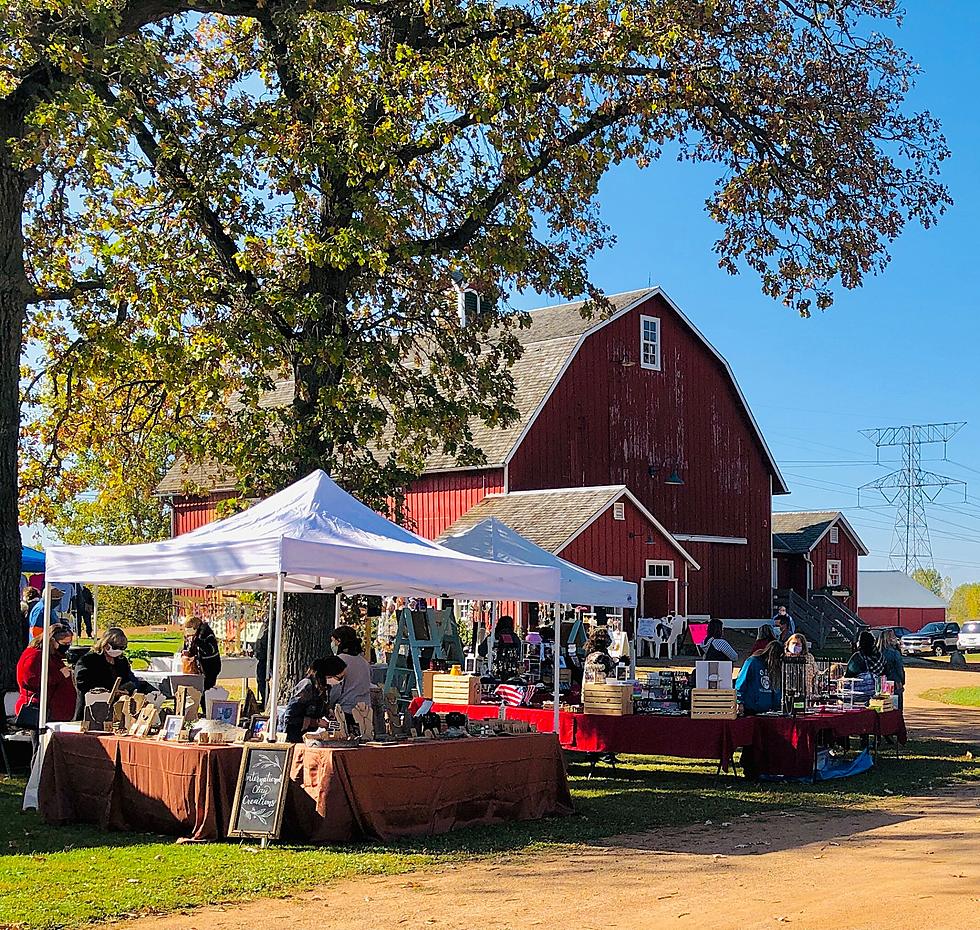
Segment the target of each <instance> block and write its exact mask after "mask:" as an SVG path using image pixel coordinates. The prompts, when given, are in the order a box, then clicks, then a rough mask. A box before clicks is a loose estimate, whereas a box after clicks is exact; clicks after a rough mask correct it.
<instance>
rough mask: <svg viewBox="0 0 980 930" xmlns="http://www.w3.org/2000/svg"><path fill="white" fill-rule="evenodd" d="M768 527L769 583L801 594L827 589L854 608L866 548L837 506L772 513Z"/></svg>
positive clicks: (804, 596) (802, 595) (823, 591)
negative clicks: (771, 582) (771, 567)
mask: <svg viewBox="0 0 980 930" xmlns="http://www.w3.org/2000/svg"><path fill="white" fill-rule="evenodd" d="M772 527H773V534H772V556H773V571H772V574H773V588H775V589H776V590H792V591H795V592H796V593H797V594H798V595H799V596H800V597H802V598H803V599H804V600H809V598H810V594H811V593H813V592H818V593H822V594H829V595H831V596H832V597H834V598H836V599H837V600H838V601H839V602H840V603H842V604H843V605H845V606H846V607H848V608H849V609H850V610H852V611H854V610H856V609H857V604H858V583H859V579H858V558H859V557H860V556H862V555H867V554H868V548H867V546H865V545H864V543H863V542H862V541H861V537H860V536H858V534H857V533H856V532H855V531H854V528H853V527H852V526H851V524H850V523H848V522H847V519H846V517H845V516H844V515H843V514H842V513H841V512H840V511H839V510H830V511H804V512H799V513H774V514H773V515H772Z"/></svg>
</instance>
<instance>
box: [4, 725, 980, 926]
mask: <svg viewBox="0 0 980 930" xmlns="http://www.w3.org/2000/svg"><path fill="white" fill-rule="evenodd" d="M626 761H627V763H628V764H626V765H625V766H623V767H621V768H620V769H619V770H618V771H616V772H615V773H614V772H612V771H611V770H609V769H608V768H600V770H599V774H597V776H596V777H594V778H592V779H591V780H589V779H587V778H586V777H585V775H586V769H585V767H584V766H582V765H573V766H572V767H571V785H572V791H573V796H574V799H575V805H576V813H575V814H574V815H573V816H571V817H564V818H555V819H549V820H544V821H535V822H529V823H513V824H505V825H501V826H496V827H483V828H473V829H468V830H461V831H459V832H457V833H451V834H447V835H445V836H440V837H432V838H429V839H424V840H416V841H413V842H401V843H392V844H387V845H383V846H353V847H320V848H294V847H288V846H282V845H276V846H274V847H272V848H271V849H268V850H261V849H258V848H257V847H255V846H253V845H247V844H238V843H231V842H229V843H216V844H209V845H194V844H188V845H177V844H175V843H174V842H173V840H172V839H169V838H164V837H159V836H153V835H148V834H119V833H103V832H100V831H98V830H95V829H93V828H91V827H84V826H69V827H49V826H46V825H45V824H43V823H42V822H41V820H40V818H39V817H38V816H37V815H36V814H35V813H33V812H28V813H22V812H21V811H20V798H21V792H22V790H23V782H22V781H17V780H13V781H7V782H0V851H2V852H3V853H4V854H3V855H0V927H4V928H11V927H13V928H23V930H49V928H60V927H78V926H81V925H84V924H86V923H88V922H92V921H102V920H108V919H114V918H119V917H124V916H128V915H135V914H146V913H164V912H167V911H173V910H179V909H183V908H187V907H193V906H195V905H201V904H206V903H216V902H221V901H231V900H239V899H244V898H249V897H255V896H285V895H288V894H291V893H294V892H296V891H299V890H302V889H304V888H308V887H310V886H312V885H315V884H319V883H322V882H326V881H331V880H336V879H343V878H347V877H350V876H354V875H368V874H383V875H398V874H401V873H404V872H407V871H411V870H415V869H421V868H432V867H436V866H439V865H443V864H447V863H458V862H461V861H464V860H467V859H472V858H474V857H480V856H489V855H499V854H507V853H524V854H528V853H533V852H536V851H539V850H543V849H554V848H557V847H559V846H572V845H581V844H587V843H595V842H600V841H603V840H605V839H608V838H609V837H613V836H617V835H621V834H628V833H636V832H641V831H645V830H655V829H670V828H674V827H679V826H683V825H686V824H692V823H697V822H702V823H703V822H704V821H705V820H713V821H714V822H715V823H719V822H722V821H725V820H732V819H734V818H736V817H739V816H741V815H742V814H747V815H748V816H750V817H751V816H753V815H756V814H761V813H764V812H766V811H773V810H785V809H787V808H800V807H803V808H807V809H814V810H821V809H822V810H826V811H840V810H849V809H869V808H875V807H879V806H880V805H881V803H882V801H883V800H884V799H886V798H888V799H891V798H894V797H901V796H904V795H915V794H923V793H929V792H931V791H932V790H934V789H935V788H938V787H939V786H942V785H947V784H951V783H954V782H957V781H977V782H980V763H978V762H976V761H974V760H973V759H972V757H969V758H968V757H967V756H966V755H965V749H964V747H962V746H955V747H954V746H951V745H949V744H943V743H917V744H914V745H910V746H909V747H906V750H905V751H903V756H902V758H901V759H899V760H896V759H895V758H894V757H888V758H886V757H884V756H882V757H880V758H879V764H878V765H877V766H876V767H875V768H874V769H873V770H872V771H871V772H869V773H867V774H866V775H863V776H861V777H858V778H854V779H851V780H848V781H844V782H830V783H824V784H817V785H789V784H779V785H775V784H754V783H749V782H746V781H743V780H742V779H738V778H735V777H732V776H716V775H715V774H714V766H713V765H707V764H699V763H693V762H688V761H682V760H674V759H649V758H645V759H642V760H640V759H628V760H626Z"/></svg>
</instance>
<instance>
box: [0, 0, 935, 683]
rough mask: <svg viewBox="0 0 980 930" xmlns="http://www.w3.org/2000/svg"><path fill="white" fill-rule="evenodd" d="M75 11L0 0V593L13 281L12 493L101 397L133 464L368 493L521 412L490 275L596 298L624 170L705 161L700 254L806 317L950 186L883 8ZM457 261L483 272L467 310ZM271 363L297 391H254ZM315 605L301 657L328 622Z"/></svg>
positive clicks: (469, 271) (328, 1)
mask: <svg viewBox="0 0 980 930" xmlns="http://www.w3.org/2000/svg"><path fill="white" fill-rule="evenodd" d="M90 3H91V6H90V8H88V9H86V10H85V11H83V12H82V13H81V14H79V13H77V12H75V11H74V6H72V9H71V10H69V9H68V8H67V5H66V7H65V8H64V9H63V8H62V7H61V6H59V5H56V4H51V3H45V4H41V3H36V4H34V5H30V4H28V5H27V6H25V5H24V4H20V3H18V4H16V5H15V4H13V3H10V2H3V3H0V6H2V7H7V8H9V9H10V10H14V8H15V6H16V10H17V18H16V22H15V28H14V29H13V39H12V41H11V51H10V52H9V53H8V54H7V55H6V57H5V61H4V62H2V64H3V65H4V68H5V70H4V72H3V74H4V75H5V77H4V79H3V80H4V81H5V84H4V85H3V86H4V90H5V96H4V97H3V99H2V100H0V129H2V130H3V140H4V141H2V142H0V146H2V147H0V194H2V201H0V243H2V249H0V260H2V261H3V263H4V274H3V277H2V279H0V345H2V346H3V351H4V352H5V353H6V354H5V355H4V356H3V357H2V358H0V417H2V418H3V423H4V427H5V431H4V443H5V445H4V448H3V450H2V451H0V519H2V521H3V522H2V525H0V533H2V535H3V540H4V546H5V548H4V553H5V555H4V558H3V560H2V561H0V597H3V596H6V594H5V593H4V592H6V591H7V590H8V589H9V591H11V592H12V591H14V590H15V588H14V585H13V583H12V576H13V573H14V571H15V558H14V552H13V548H14V539H15V533H16V526H15V519H16V508H15V503H14V501H15V493H14V491H15V487H16V482H15V474H16V472H15V458H14V457H15V455H16V441H15V435H16V431H15V426H16V423H17V419H18V408H17V390H16V389H17V382H16V362H17V357H18V354H19V351H20V348H21V333H22V327H23V324H24V320H25V318H26V311H27V307H28V306H31V305H33V306H36V307H37V309H36V311H35V312H34V315H33V316H32V319H31V324H32V329H31V330H30V336H31V347H30V351H29V353H28V359H29V360H30V363H31V365H30V367H31V370H32V374H33V375H38V374H39V375H40V377H37V378H36V381H33V382H32V390H33V392H32V394H31V396H30V401H31V403H32V407H31V412H32V419H31V424H30V428H29V430H28V432H27V437H26V438H27V440H28V441H27V444H26V446H27V448H28V451H29V452H30V455H29V457H28V461H27V464H26V470H25V475H29V477H30V481H29V482H27V484H28V490H31V489H37V488H42V487H48V488H50V487H51V486H52V483H53V482H55V483H56V482H57V480H58V478H57V475H58V473H59V471H62V472H63V471H64V465H65V464H66V463H67V465H68V472H69V474H70V473H71V465H72V462H73V459H74V457H76V456H77V455H78V454H79V451H80V449H81V448H82V447H83V446H84V444H85V439H84V437H85V435H86V430H87V428H88V427H87V424H90V423H91V422H92V421H93V420H95V419H97V418H98V417H105V411H106V404H105V401H104V398H106V397H108V398H109V399H110V404H109V406H108V409H109V410H110V411H115V413H114V415H113V416H114V417H115V420H117V421H118V423H119V424H120V428H119V430H116V429H115V427H113V426H111V425H107V426H105V428H104V429H105V435H109V436H113V435H117V434H118V435H129V436H130V440H127V442H124V443H123V447H124V448H123V454H117V460H119V461H123V460H125V459H126V456H127V455H129V456H131V458H130V463H131V465H130V467H138V463H139V461H140V456H141V455H142V454H143V450H144V449H148V448H149V449H155V450H159V448H160V447H159V445H156V444H154V441H152V440H150V439H149V438H148V437H150V436H158V435H164V436H167V437H169V439H170V441H171V443H172V450H175V449H177V448H179V449H180V450H181V451H182V452H184V453H186V454H187V455H189V456H190V457H191V458H204V457H207V458H210V459H211V460H213V461H217V462H219V463H223V464H224V465H226V466H227V467H228V468H229V469H230V471H231V472H232V473H233V474H234V476H235V477H236V478H237V479H238V481H239V484H240V488H241V491H242V493H243V494H246V495H248V494H261V493H267V492H269V491H271V490H274V489H276V488H278V487H281V486H282V485H284V484H285V483H288V482H289V481H290V480H293V479H294V478H296V477H299V476H301V475H303V474H305V473H306V472H308V471H309V470H311V469H312V468H314V467H324V468H326V469H328V470H329V471H331V472H332V473H333V474H334V475H336V476H337V477H338V478H339V479H340V480H341V481H342V482H343V483H344V484H345V485H346V486H347V487H349V488H350V489H351V490H354V491H355V492H357V493H358V494H360V495H361V496H362V497H363V498H364V499H366V500H368V501H369V502H372V503H376V504H378V503H381V502H382V501H384V500H385V499H386V498H387V497H388V496H389V495H391V494H392V493H393V492H395V493H397V491H398V489H400V488H402V487H403V486H404V485H405V483H406V482H407V480H409V478H410V477H411V476H412V475H413V474H415V473H417V471H418V470H419V469H420V467H421V465H422V462H423V461H424V459H425V457H426V456H427V455H428V454H429V453H430V452H431V451H434V450H437V449H438V450H443V451H447V452H449V453H451V454H453V455H456V456H459V457H460V458H461V459H462V460H463V461H468V462H476V461H478V460H479V454H480V453H479V450H478V449H475V448H473V447H472V444H471V442H470V431H469V424H470V423H471V422H472V420H473V419H474V418H480V419H482V420H484V421H487V422H491V423H500V422H506V421H507V420H508V418H510V417H512V416H513V415H514V412H515V411H514V409H513V404H512V396H511V393H512V390H511V389H512V382H511V379H510V377H509V374H508V368H509V366H510V365H511V364H512V363H513V362H514V361H515V359H516V358H518V357H519V354H520V341H519V334H520V333H519V331H520V327H521V325H522V323H523V322H524V320H523V316H522V315H521V314H519V313H515V312H513V311H512V310H510V309H509V308H508V305H507V300H506V298H507V295H508V294H509V293H512V292H513V291H514V290H526V289H530V290H535V291H539V292H542V293H547V294H557V295H576V294H580V293H583V292H586V293H588V294H590V295H592V296H594V297H595V298H596V301H595V306H596V308H597V309H599V310H600V311H601V309H602V303H601V298H600V297H599V295H598V294H596V293H595V292H594V290H593V289H592V287H591V285H590V283H589V280H588V272H587V266H588V262H589V259H590V258H591V256H592V255H593V254H594V253H595V251H596V250H597V249H599V248H601V247H603V246H604V245H605V244H606V243H607V242H608V241H609V238H610V235H609V231H608V230H607V229H606V228H605V227H604V226H603V224H602V222H601V220H600V217H599V210H598V203H597V199H596V192H597V188H598V184H599V181H600V179H601V178H602V176H603V174H604V173H605V172H606V171H607V170H608V169H609V167H610V166H611V165H614V164H615V163H617V162H619V161H622V160H624V159H634V160H636V161H637V162H639V163H640V164H642V165H647V164H651V163H655V162H656V160H657V159H658V158H659V157H660V156H661V154H662V153H663V152H664V150H665V149H666V150H667V151H669V152H670V154H676V155H679V156H680V157H681V158H684V159H689V160H693V161H705V162H710V163H712V164H715V165H717V166H718V178H717V182H716V184H715V185H714V188H713V190H712V191H711V192H710V193H709V194H708V197H707V209H708V210H709V212H710V214H711V215H712V216H713V217H714V218H715V219H716V220H717V221H718V223H719V224H720V226H721V235H720V237H719V240H718V243H717V252H718V256H719V261H720V263H721V264H722V265H723V266H724V267H726V268H729V269H730V270H732V271H736V270H738V269H739V268H740V267H743V266H746V267H748V268H750V269H752V270H753V271H755V272H756V273H758V274H759V275H760V277H761V280H762V286H763V290H764V292H765V293H766V294H768V295H770V296H772V297H774V298H777V299H780V300H782V301H784V302H785V303H786V304H787V305H788V306H790V307H793V308H794V309H795V310H797V311H798V312H800V313H803V314H808V313H809V312H810V311H811V308H812V307H814V306H815V307H819V308H825V307H827V306H829V304H830V302H831V288H832V287H833V286H834V284H835V283H839V284H841V285H843V286H845V287H855V286H858V285H859V284H860V283H861V281H862V280H863V278H864V276H865V275H867V274H869V273H875V272H877V271H880V270H881V269H882V268H883V267H884V265H885V263H886V262H887V260H888V255H887V243H888V242H889V241H890V240H891V239H893V238H894V237H895V236H897V235H898V234H899V233H900V232H901V230H902V228H903V227H904V225H905V223H906V222H907V221H908V220H909V219H910V218H912V219H915V220H918V221H919V222H921V223H923V224H924V225H929V224H930V223H932V222H933V221H934V219H935V218H936V216H937V215H938V214H939V213H941V212H942V210H943V209H944V207H945V205H946V204H947V203H948V198H947V194H946V191H945V189H944V188H943V186H942V185H941V183H940V182H939V180H938V179H937V176H936V172H937V167H938V164H939V162H940V161H941V160H942V159H943V158H944V157H945V155H946V147H945V143H944V141H943V139H942V136H941V135H940V132H939V128H938V126H937V124H936V123H935V121H934V120H933V119H932V118H931V117H930V116H929V115H928V114H917V113H909V112H906V110H905V98H906V95H907V92H908V89H909V86H910V83H911V81H912V79H913V78H914V75H915V70H916V69H915V66H914V64H913V63H912V62H911V60H910V59H909V57H908V56H907V55H906V54H905V53H904V52H902V51H901V50H900V49H899V48H897V47H896V46H895V45H894V44H893V42H892V41H891V39H889V38H888V37H887V36H886V35H884V34H882V33H881V32H877V31H874V27H875V25H876V23H875V21H876V20H887V21H892V22H894V21H895V20H896V17H897V13H896V5H895V4H894V3H893V2H891V0H837V2H817V0H801V2H798V3H796V2H791V0H727V2H726V0H701V2H694V0H646V2H632V0H623V2H618V3H609V2H606V0H562V2H558V0H546V2H536V3H520V4H505V3H493V2H474V0H441V2H435V3H424V4H418V3H410V2H400V0H376V2H371V0H353V2H351V0H323V2H320V0H303V2H292V0H289V2H277V0H260V2H256V3H254V4H251V3H246V2H244V0H237V2H232V0H228V2H226V3H208V2H201V0H198V2H194V3H186V4H184V3H178V2H176V0H170V2H167V0H147V2H137V0H132V2H128V3H124V2H123V0H115V2H114V3H113V2H91V0H90ZM56 6H57V9H55V7H56ZM23 229H26V230H27V241H26V244H25V241H24V239H23V237H22V230H23ZM459 281H472V282H475V283H476V285H477V287H478V289H479V290H480V292H481V293H482V294H483V295H484V298H485V300H484V302H483V304H482V306H481V312H480V313H478V314H476V315H474V316H473V318H472V319H470V320H469V324H468V325H467V326H461V325H460V321H459V319H458V318H457V315H456V310H455V306H454V305H453V304H452V303H451V302H450V300H448V299H447V294H451V293H452V292H453V287H454V286H455V283H456V282H459ZM57 298H67V299H61V300H58V299H57ZM31 352H35V353H36V354H34V355H32V354H31ZM277 379H288V380H289V381H291V383H292V384H293V385H295V392H294V393H293V394H291V395H289V396H290V400H289V402H287V403H286V404H285V405H284V406H278V407H270V406H267V405H263V404H261V403H260V402H259V398H260V396H261V395H262V393H263V392H264V391H267V390H268V389H269V388H271V387H272V386H273V385H274V384H275V383H276V382H277ZM117 405H118V409H117ZM110 419H112V418H110ZM134 424H135V426H134ZM8 427H9V430H8V429H7V428H8ZM127 430H128V433H127ZM87 434H88V435H89V436H91V435H92V433H91V430H89V431H88V433H87ZM100 436H102V437H103V438H104V435H103V434H102V433H100ZM133 437H135V438H133ZM66 488H68V489H69V490H70V489H71V488H72V485H71V484H70V483H69V484H67V485H66ZM5 572H6V574H4V573H5ZM8 581H9V582H10V583H9V584H8ZM10 597H11V600H12V598H13V595H12V594H11V595H10ZM0 603H3V604H6V602H0ZM302 610H303V608H302V607H300V606H297V607H296V611H295V620H302V616H301V614H302ZM303 628H304V626H303V624H302V623H300V622H295V621H294V622H293V623H291V624H290V633H289V635H290V637H294V638H292V639H291V640H290V641H289V642H287V646H288V647H289V648H288V651H289V653H290V657H291V662H290V665H291V671H292V672H295V671H296V670H297V668H299V667H300V666H301V664H302V662H303V660H304V659H305V658H307V657H308V655H309V652H310V650H313V649H316V648H319V647H320V645H322V640H323V633H322V630H323V627H322V625H319V626H318V627H317V629H319V630H320V631H321V632H320V637H319V639H317V638H316V637H313V638H309V637H306V638H304V637H303V636H300V635H299V634H298V631H299V630H301V629H303ZM12 651H13V650H12V644H11V643H8V644H6V645H0V658H5V659H7V660H8V661H9V657H10V656H11V655H12ZM5 664H6V663H5Z"/></svg>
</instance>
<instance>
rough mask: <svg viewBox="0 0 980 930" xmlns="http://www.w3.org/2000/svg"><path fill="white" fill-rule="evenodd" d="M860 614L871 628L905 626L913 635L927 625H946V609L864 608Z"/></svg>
mask: <svg viewBox="0 0 980 930" xmlns="http://www.w3.org/2000/svg"><path fill="white" fill-rule="evenodd" d="M858 614H859V615H860V617H861V619H862V620H863V621H864V622H865V623H867V624H868V625H869V626H904V627H907V628H908V629H910V630H911V631H912V632H913V633H916V632H918V631H919V630H921V629H922V627H924V626H925V625H926V624H927V623H937V622H939V623H945V622H946V608H945V607H862V608H861V609H860V610H859V611H858Z"/></svg>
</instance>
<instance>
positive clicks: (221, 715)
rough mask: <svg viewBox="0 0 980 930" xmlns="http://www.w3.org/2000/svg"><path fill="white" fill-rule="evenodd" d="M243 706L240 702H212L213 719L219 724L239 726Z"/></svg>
mask: <svg viewBox="0 0 980 930" xmlns="http://www.w3.org/2000/svg"><path fill="white" fill-rule="evenodd" d="M241 710H242V706H241V704H239V703H238V701H212V702H211V719H212V720H217V721H218V723H227V724H228V725H229V726H233V727H237V726H238V717H239V714H240V713H241Z"/></svg>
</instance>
